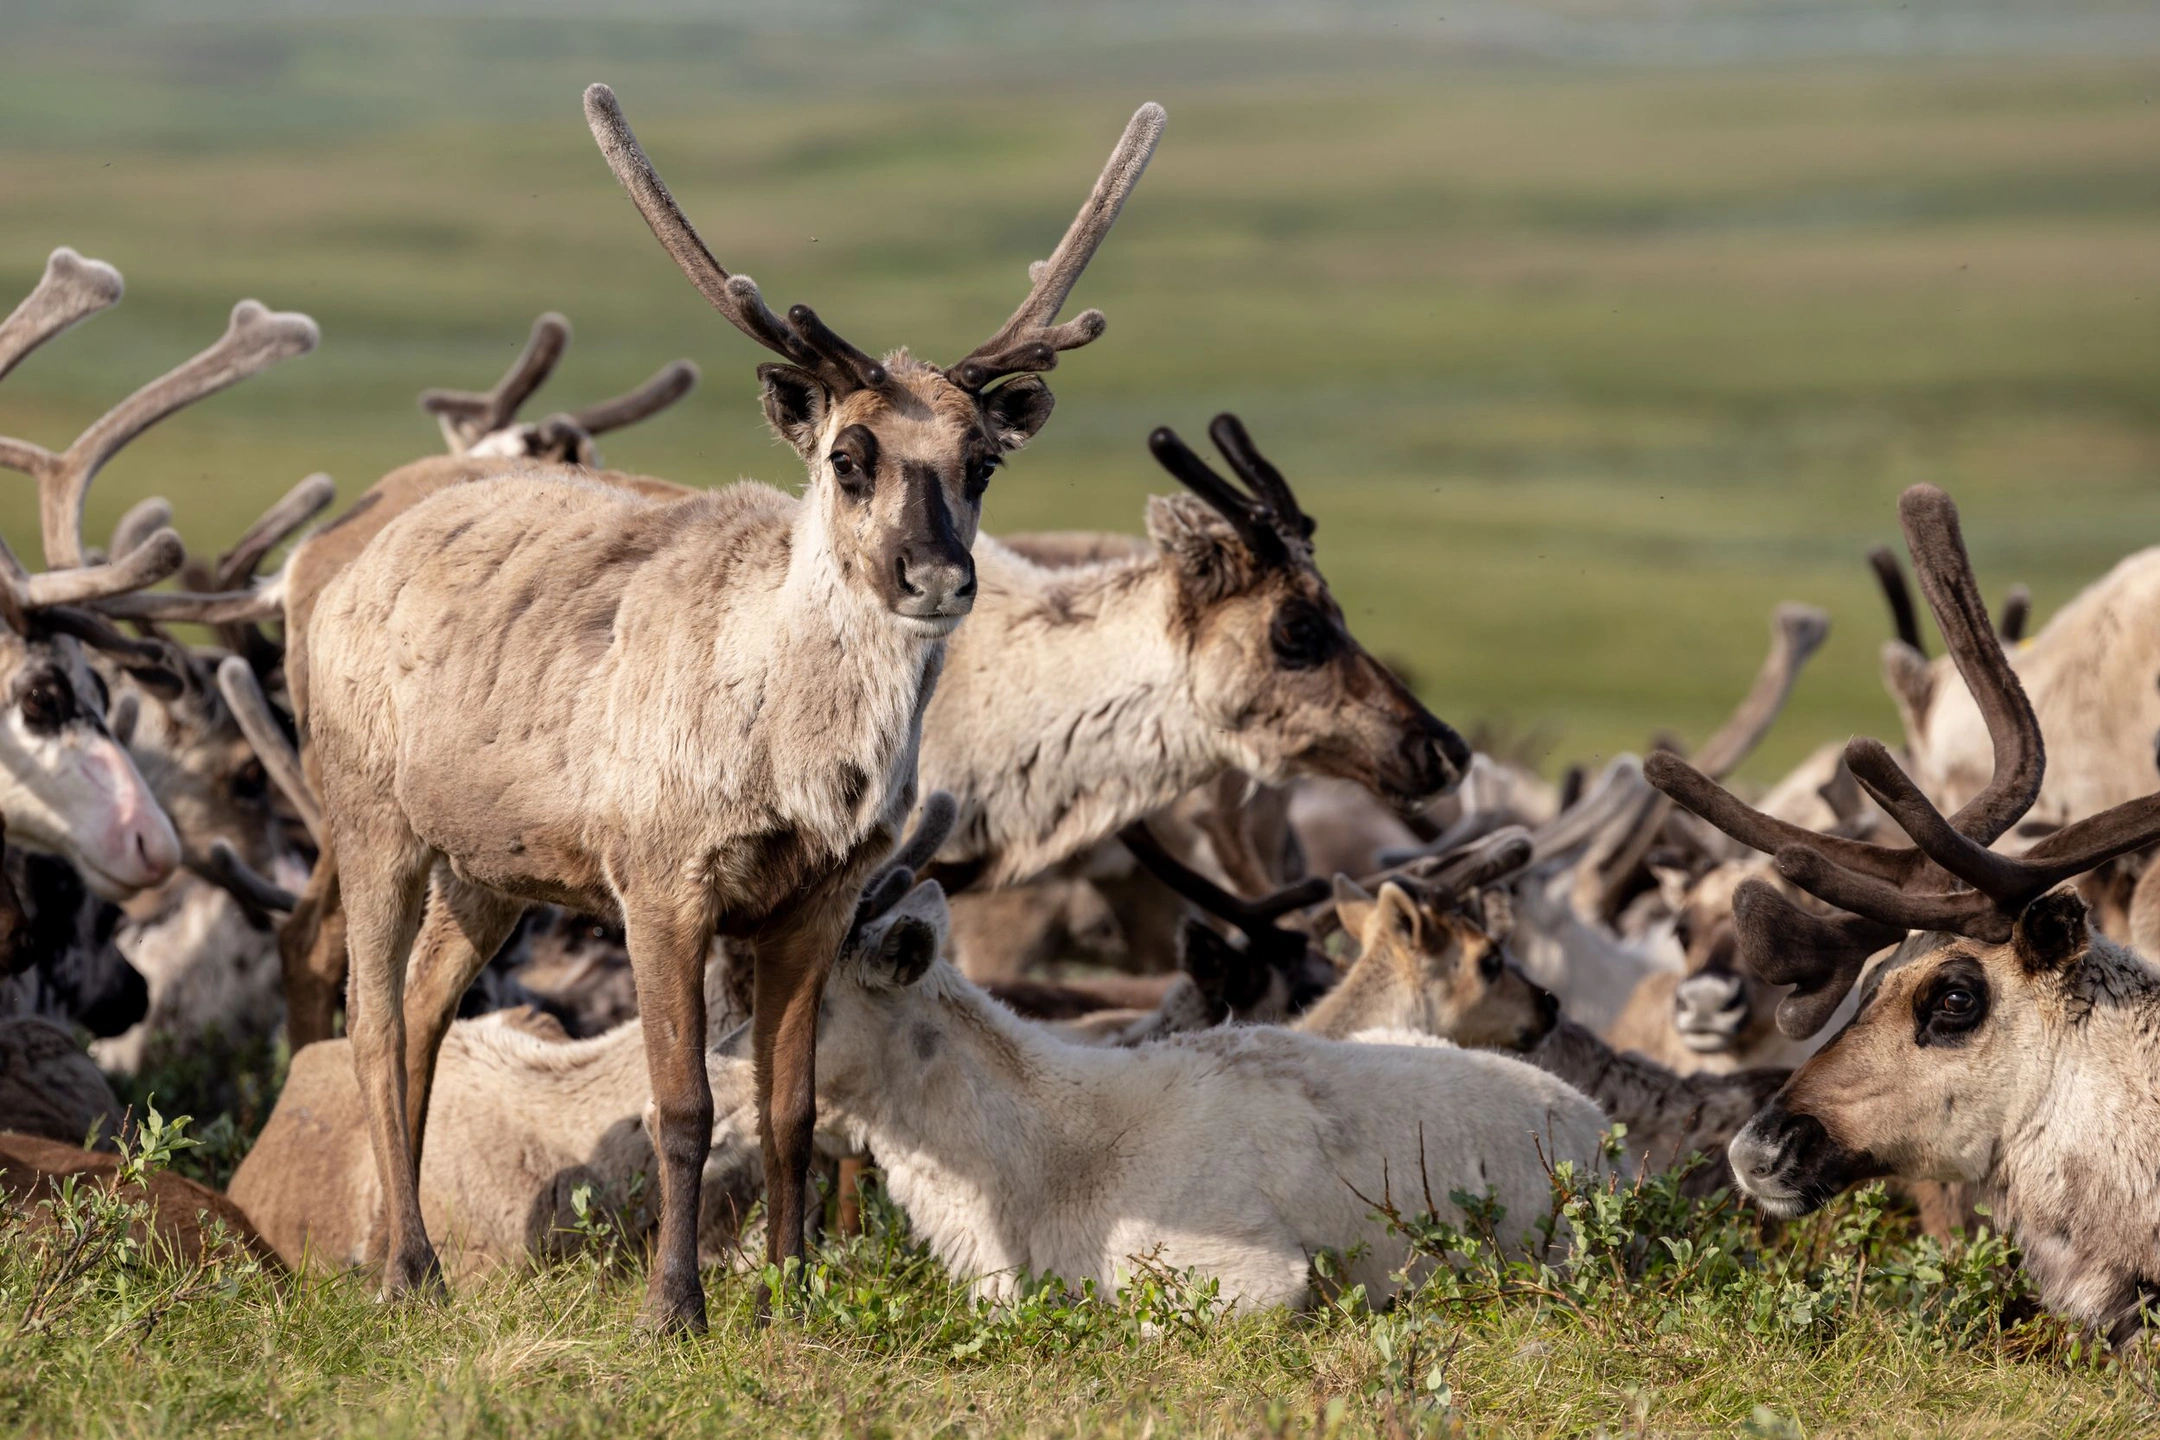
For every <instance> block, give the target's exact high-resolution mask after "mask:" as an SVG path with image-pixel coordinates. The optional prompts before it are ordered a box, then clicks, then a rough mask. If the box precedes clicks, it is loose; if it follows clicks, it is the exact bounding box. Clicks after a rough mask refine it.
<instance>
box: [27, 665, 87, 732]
mask: <svg viewBox="0 0 2160 1440" xmlns="http://www.w3.org/2000/svg"><path fill="white" fill-rule="evenodd" d="M22 717H23V724H24V725H25V726H27V727H29V729H30V731H31V732H32V733H33V734H37V735H50V734H52V733H53V732H54V731H55V730H58V729H59V728H60V727H61V726H62V725H65V724H66V723H67V722H68V721H70V720H72V719H74V718H75V694H74V692H73V691H71V690H69V689H68V687H67V686H66V685H64V684H62V683H61V682H60V680H59V679H58V678H56V677H54V676H50V675H44V676H40V677H39V678H37V679H36V680H33V681H31V682H30V688H29V689H27V690H25V691H23V697H22Z"/></svg>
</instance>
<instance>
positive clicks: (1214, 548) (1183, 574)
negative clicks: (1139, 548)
mask: <svg viewBox="0 0 2160 1440" xmlns="http://www.w3.org/2000/svg"><path fill="white" fill-rule="evenodd" d="M1147 528H1148V538H1149V539H1151V540H1153V541H1154V542H1155V544H1156V546H1157V548H1159V549H1160V550H1162V552H1163V553H1164V554H1166V555H1168V556H1169V557H1170V558H1171V559H1173V560H1175V561H1176V562H1177V567H1178V575H1179V583H1180V586H1181V588H1183V589H1184V590H1185V592H1186V593H1187V594H1188V595H1190V596H1191V597H1192V598H1193V599H1194V600H1196V601H1198V602H1199V603H1201V604H1203V605H1209V604H1213V603H1214V602H1216V601H1218V600H1227V599H1228V598H1229V597H1231V596H1232V595H1235V594H1237V593H1238V592H1240V591H1242V590H1244V589H1245V588H1246V587H1247V586H1248V585H1249V584H1250V583H1251V580H1252V575H1253V558H1252V552H1251V551H1249V550H1247V549H1246V548H1245V542H1244V541H1242V540H1240V539H1239V538H1238V533H1237V531H1235V530H1233V529H1231V528H1230V522H1229V521H1227V520H1225V519H1223V518H1222V516H1220V515H1218V514H1216V513H1215V512H1214V511H1213V510H1211V509H1209V508H1208V505H1207V502H1206V501H1204V500H1201V499H1200V498H1199V497H1198V496H1194V495H1157V496H1154V497H1152V498H1151V499H1150V500H1149V501H1148V510H1147Z"/></svg>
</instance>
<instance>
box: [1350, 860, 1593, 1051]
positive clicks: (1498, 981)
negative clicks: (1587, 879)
mask: <svg viewBox="0 0 2160 1440" xmlns="http://www.w3.org/2000/svg"><path fill="white" fill-rule="evenodd" d="M1526 858H1527V857H1526ZM1412 885H1414V882H1410V883H1409V884H1406V883H1405V881H1403V880H1388V881H1384V882H1383V883H1382V884H1381V886H1380V892H1379V894H1377V895H1370V894H1367V893H1366V892H1365V890H1364V889H1363V888H1362V887H1361V886H1359V885H1357V884H1356V883H1355V882H1353V881H1351V880H1349V879H1348V878H1347V877H1344V876H1337V877H1336V879H1335V914H1336V917H1337V918H1338V919H1339V920H1340V921H1341V922H1342V926H1343V928H1344V929H1345V930H1347V931H1348V932H1349V933H1350V934H1351V935H1353V936H1355V937H1356V939H1357V942H1358V947H1359V953H1358V960H1357V964H1358V966H1359V967H1364V966H1367V965H1373V966H1377V967H1381V968H1384V969H1385V970H1386V971H1387V972H1388V979H1389V983H1388V989H1389V990H1391V991H1392V992H1394V993H1396V994H1398V995H1400V996H1402V997H1403V998H1404V999H1405V1000H1406V1001H1408V1002H1409V1005H1408V1008H1409V1010H1410V1013H1407V1014H1402V1015H1398V1016H1391V1017H1390V1018H1389V1019H1388V1020H1387V1021H1386V1022H1383V1023H1385V1024H1386V1025H1388V1026H1389V1027H1390V1028H1398V1029H1410V1030H1416V1031H1419V1032H1422V1033H1424V1034H1427V1035H1436V1036H1439V1037H1440V1038H1441V1039H1444V1040H1452V1041H1454V1042H1455V1043H1456V1044H1458V1045H1468V1046H1474V1047H1478V1048H1482V1049H1495V1050H1528V1049H1529V1048H1530V1047H1531V1046H1533V1045H1535V1044H1537V1042H1538V1041H1539V1040H1541V1039H1543V1038H1544V1037H1545V1034H1546V1032H1547V1031H1549V1030H1551V1029H1552V1027H1553V1023H1554V1022H1555V1021H1556V1020H1558V1019H1559V1018H1560V1004H1559V1002H1558V1001H1557V1000H1556V999H1554V998H1553V996H1552V995H1551V994H1550V993H1549V992H1547V991H1545V990H1542V989H1540V988H1539V987H1537V986H1536V985H1533V984H1531V983H1530V980H1529V977H1527V976H1525V975H1524V974H1523V973H1522V971H1521V970H1519V969H1517V968H1516V967H1515V965H1514V964H1513V963H1512V962H1511V961H1510V960H1509V959H1508V956H1507V949H1506V947H1505V946H1504V945H1503V944H1502V943H1501V941H1500V940H1499V939H1498V938H1497V937H1495V936H1493V935H1492V934H1490V933H1488V932H1487V931H1486V929H1485V927H1484V925H1483V923H1482V921H1481V919H1480V917H1477V916H1474V915H1472V914H1471V913H1470V910H1469V909H1468V907H1467V906H1466V905H1464V904H1462V903H1461V902H1460V898H1459V897H1457V896H1454V895H1448V896H1447V897H1446V900H1445V902H1444V903H1443V902H1441V901H1440V900H1438V899H1437V898H1436V897H1435V896H1433V895H1430V894H1426V895H1418V894H1414V893H1412V888H1411V886H1412ZM1417 888H1420V889H1422V888H1423V887H1417ZM1357 980H1358V977H1357V975H1356V972H1355V971H1354V970H1353V972H1352V974H1351V975H1350V976H1349V977H1346V978H1345V980H1344V982H1343V985H1344V987H1345V989H1346V990H1347V989H1348V988H1349V987H1351V986H1353V985H1355V984H1356V983H1357Z"/></svg>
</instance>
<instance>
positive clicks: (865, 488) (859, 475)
mask: <svg viewBox="0 0 2160 1440" xmlns="http://www.w3.org/2000/svg"><path fill="white" fill-rule="evenodd" d="M832 473H833V479H835V480H838V481H839V482H840V488H841V489H842V490H845V491H846V492H847V493H848V494H850V495H852V496H854V497H855V498H857V499H861V498H862V497H863V496H864V495H865V494H867V493H868V492H869V489H870V475H869V472H868V471H866V470H864V469H863V467H862V466H861V464H859V463H858V462H857V461H856V459H855V457H854V456H852V455H850V454H848V453H847V451H845V450H835V451H833V453H832Z"/></svg>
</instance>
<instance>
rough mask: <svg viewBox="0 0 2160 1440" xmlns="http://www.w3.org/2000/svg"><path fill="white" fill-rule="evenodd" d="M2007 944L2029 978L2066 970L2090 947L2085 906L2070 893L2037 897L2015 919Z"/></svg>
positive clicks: (2067, 891)
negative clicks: (2014, 925)
mask: <svg viewBox="0 0 2160 1440" xmlns="http://www.w3.org/2000/svg"><path fill="white" fill-rule="evenodd" d="M2010 943H2011V946H2012V947H2013V948H2014V949H2015V950H2016V951H2017V957H2018V961H2019V963H2020V964H2022V965H2023V966H2024V967H2025V971H2026V973H2027V974H2029V975H2038V974H2041V973H2043V972H2045V971H2049V970H2063V969H2067V968H2069V966H2070V965H2071V964H2073V963H2074V962H2075V961H2076V960H2077V959H2078V958H2079V957H2080V956H2082V955H2083V954H2084V953H2085V949H2086V947H2087V946H2088V945H2090V944H2091V943H2092V937H2091V934H2090V933H2089V932H2088V930H2087V928H2086V919H2085V902H2084V901H2083V900H2082V899H2080V898H2079V897H2078V895H2077V893H2076V892H2075V891H2071V890H2057V891H2055V892H2054V893H2052V894H2048V895H2043V896H2041V897H2040V898H2039V899H2038V900H2035V901H2033V903H2032V904H2030V905H2028V906H2026V907H2025V913H2024V914H2023V915H2020V916H2018V921H2017V928H2016V929H2015V930H2013V931H2012V932H2011V936H2010Z"/></svg>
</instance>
